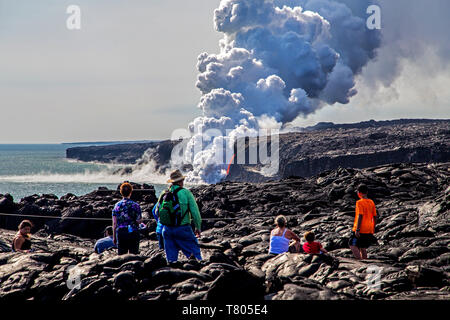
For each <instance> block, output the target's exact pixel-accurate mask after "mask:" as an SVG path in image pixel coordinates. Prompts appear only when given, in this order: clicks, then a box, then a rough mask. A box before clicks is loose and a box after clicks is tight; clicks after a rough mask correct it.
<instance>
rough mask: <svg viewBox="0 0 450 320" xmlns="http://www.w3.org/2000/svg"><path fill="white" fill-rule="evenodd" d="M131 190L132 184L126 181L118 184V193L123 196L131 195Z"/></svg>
mask: <svg viewBox="0 0 450 320" xmlns="http://www.w3.org/2000/svg"><path fill="white" fill-rule="evenodd" d="M131 192H133V186H132V185H131V184H129V183H128V182H124V183H122V184H121V186H120V194H121V195H122V196H123V197H129V196H130V195H131Z"/></svg>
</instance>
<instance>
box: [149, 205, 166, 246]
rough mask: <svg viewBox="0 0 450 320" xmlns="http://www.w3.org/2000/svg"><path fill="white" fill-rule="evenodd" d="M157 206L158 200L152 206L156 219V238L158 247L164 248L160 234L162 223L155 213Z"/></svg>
mask: <svg viewBox="0 0 450 320" xmlns="http://www.w3.org/2000/svg"><path fill="white" fill-rule="evenodd" d="M158 208H159V201H158V202H157V203H156V204H155V205H154V206H153V209H152V214H153V217H154V218H155V220H156V238H157V239H158V245H159V249H161V250H164V239H163V236H162V230H163V225H162V224H161V222H160V221H159V217H158V214H157V211H158Z"/></svg>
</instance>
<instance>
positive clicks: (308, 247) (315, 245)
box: [303, 231, 328, 254]
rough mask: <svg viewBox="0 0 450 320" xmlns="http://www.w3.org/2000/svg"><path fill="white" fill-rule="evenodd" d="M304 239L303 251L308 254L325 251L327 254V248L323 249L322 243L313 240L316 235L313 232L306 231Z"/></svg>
mask: <svg viewBox="0 0 450 320" xmlns="http://www.w3.org/2000/svg"><path fill="white" fill-rule="evenodd" d="M303 237H304V238H305V240H306V242H305V243H304V244H303V251H304V252H305V253H309V254H321V253H325V254H327V253H328V252H327V250H325V249H324V248H323V247H322V244H321V243H320V242H317V241H314V240H315V239H316V236H315V234H314V232H312V231H308V232H306V233H305V234H304V236H303Z"/></svg>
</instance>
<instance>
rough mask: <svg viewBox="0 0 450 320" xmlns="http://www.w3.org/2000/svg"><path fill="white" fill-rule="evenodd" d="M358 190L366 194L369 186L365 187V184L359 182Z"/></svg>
mask: <svg viewBox="0 0 450 320" xmlns="http://www.w3.org/2000/svg"><path fill="white" fill-rule="evenodd" d="M358 192H360V193H363V194H367V193H368V192H369V188H367V186H366V185H365V184H361V185H360V186H359V187H358Z"/></svg>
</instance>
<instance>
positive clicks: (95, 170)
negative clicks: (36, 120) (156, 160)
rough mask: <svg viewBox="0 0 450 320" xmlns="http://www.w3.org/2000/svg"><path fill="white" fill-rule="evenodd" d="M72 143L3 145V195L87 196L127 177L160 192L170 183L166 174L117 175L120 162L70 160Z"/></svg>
mask: <svg viewBox="0 0 450 320" xmlns="http://www.w3.org/2000/svg"><path fill="white" fill-rule="evenodd" d="M73 146H78V145H70V144H0V194H6V193H10V194H11V195H12V196H13V197H14V201H16V202H18V201H20V199H21V198H23V197H25V196H29V195H33V194H55V195H56V196H58V197H61V196H63V195H65V194H67V193H73V194H75V195H84V194H87V193H89V192H92V191H94V190H96V189H97V188H98V187H108V188H111V189H116V188H117V186H118V184H119V183H121V182H123V181H124V180H129V181H133V182H136V183H147V184H151V185H154V186H155V190H156V195H159V194H160V192H161V191H162V190H163V189H164V188H166V187H167V186H166V185H165V184H164V177H158V176H156V175H154V174H152V172H151V170H148V172H142V171H141V172H139V173H138V174H133V176H131V177H126V176H119V175H115V174H113V172H114V171H115V170H117V169H118V168H120V167H121V166H120V165H110V164H108V165H107V164H99V163H84V162H79V161H73V160H68V159H66V149H67V148H70V147H73Z"/></svg>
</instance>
